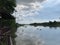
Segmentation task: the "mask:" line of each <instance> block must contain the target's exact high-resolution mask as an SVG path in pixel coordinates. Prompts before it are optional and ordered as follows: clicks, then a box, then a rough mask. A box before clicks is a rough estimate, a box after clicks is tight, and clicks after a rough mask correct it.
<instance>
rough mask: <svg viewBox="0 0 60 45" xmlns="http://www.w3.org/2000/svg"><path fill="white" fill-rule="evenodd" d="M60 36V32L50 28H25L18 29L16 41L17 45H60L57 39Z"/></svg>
mask: <svg viewBox="0 0 60 45" xmlns="http://www.w3.org/2000/svg"><path fill="white" fill-rule="evenodd" d="M57 30H59V28H58V29H57ZM59 34H60V31H56V30H55V29H53V28H52V29H49V27H47V28H45V27H40V26H38V27H34V26H24V27H19V28H18V29H17V32H16V35H17V37H16V38H15V40H16V45H56V44H55V43H56V42H57V45H60V42H59V41H60V40H59V39H56V38H57V37H56V36H57V35H58V36H59ZM59 37H60V36H59ZM55 39H56V40H55ZM58 40H59V41H58ZM51 41H52V42H51ZM54 41H55V42H54ZM51 43H52V44H51ZM58 43H59V44H58Z"/></svg>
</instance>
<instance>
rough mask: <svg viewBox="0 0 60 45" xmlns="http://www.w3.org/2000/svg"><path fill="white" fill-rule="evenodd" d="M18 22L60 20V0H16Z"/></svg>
mask: <svg viewBox="0 0 60 45" xmlns="http://www.w3.org/2000/svg"><path fill="white" fill-rule="evenodd" d="M16 1H17V7H16V8H15V9H16V10H17V12H14V14H13V15H14V16H15V17H16V22H17V23H20V24H27V23H28V24H29V23H34V22H37V23H41V22H48V21H54V20H56V21H59V20H60V19H59V18H60V0H16Z"/></svg>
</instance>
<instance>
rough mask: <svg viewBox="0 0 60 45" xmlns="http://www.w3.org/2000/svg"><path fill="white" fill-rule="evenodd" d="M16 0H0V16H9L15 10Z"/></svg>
mask: <svg viewBox="0 0 60 45" xmlns="http://www.w3.org/2000/svg"><path fill="white" fill-rule="evenodd" d="M15 7H16V0H0V17H3V18H4V17H5V18H9V16H10V17H11V14H12V13H13V11H14V10H15Z"/></svg>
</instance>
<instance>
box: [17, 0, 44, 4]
mask: <svg viewBox="0 0 60 45" xmlns="http://www.w3.org/2000/svg"><path fill="white" fill-rule="evenodd" d="M36 1H37V2H40V3H41V2H43V1H44V0H17V3H18V4H28V3H33V2H36Z"/></svg>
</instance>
